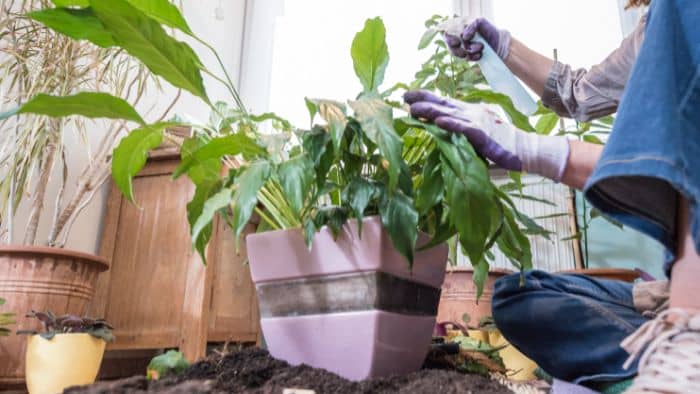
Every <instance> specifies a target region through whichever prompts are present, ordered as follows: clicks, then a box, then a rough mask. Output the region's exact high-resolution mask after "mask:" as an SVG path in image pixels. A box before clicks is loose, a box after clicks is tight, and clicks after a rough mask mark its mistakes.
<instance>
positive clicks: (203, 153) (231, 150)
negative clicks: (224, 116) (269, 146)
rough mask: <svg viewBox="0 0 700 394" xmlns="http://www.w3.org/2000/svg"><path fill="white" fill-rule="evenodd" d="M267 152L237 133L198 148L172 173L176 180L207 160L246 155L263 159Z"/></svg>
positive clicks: (242, 134)
mask: <svg viewBox="0 0 700 394" xmlns="http://www.w3.org/2000/svg"><path fill="white" fill-rule="evenodd" d="M266 153H267V151H266V150H265V149H264V148H263V147H261V146H260V145H258V144H257V142H255V140H253V139H252V138H250V137H248V136H247V135H245V134H244V133H243V132H239V133H236V134H232V135H227V136H225V137H218V138H213V139H211V141H209V142H207V143H205V144H203V145H202V146H200V147H199V148H197V149H195V150H194V151H192V152H190V154H189V155H187V156H183V158H182V159H183V160H182V162H181V163H180V165H178V166H177V168H176V169H175V171H174V172H173V177H174V178H177V177H179V176H181V175H182V174H184V173H186V172H187V171H188V170H189V169H190V168H192V166H194V165H199V164H201V163H204V162H206V161H208V160H212V159H217V160H221V159H222V158H223V157H224V156H236V155H240V154H243V155H246V156H248V157H264V156H266Z"/></svg>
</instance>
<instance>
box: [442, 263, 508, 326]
mask: <svg viewBox="0 0 700 394" xmlns="http://www.w3.org/2000/svg"><path fill="white" fill-rule="evenodd" d="M511 273H512V271H508V270H499V269H492V270H491V271H489V276H488V278H487V279H486V283H484V293H483V294H482V295H481V298H480V299H479V300H478V302H477V299H476V285H474V280H473V277H474V272H473V271H472V269H471V268H470V267H448V268H447V275H445V282H444V283H443V285H442V296H441V297H440V307H439V308H438V316H437V321H438V323H446V322H454V323H458V324H465V323H466V322H465V321H464V320H463V316H465V314H466V315H468V316H469V322H468V323H469V325H470V326H476V325H478V324H479V321H480V320H481V319H482V318H484V317H488V316H491V299H492V298H493V289H494V288H493V286H494V283H495V282H496V280H497V279H498V278H501V277H504V276H506V275H509V274H511Z"/></svg>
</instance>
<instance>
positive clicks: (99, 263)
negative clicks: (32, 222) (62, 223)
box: [0, 245, 109, 272]
mask: <svg viewBox="0 0 700 394" xmlns="http://www.w3.org/2000/svg"><path fill="white" fill-rule="evenodd" d="M0 255H43V256H47V257H70V258H74V259H79V260H83V261H85V262H87V263H90V264H93V265H95V266H96V267H97V268H98V270H99V271H100V272H103V271H107V270H108V269H109V260H107V259H106V258H104V257H101V256H97V255H94V254H90V253H85V252H79V251H77V250H72V249H65V248H54V247H50V246H34V245H0Z"/></svg>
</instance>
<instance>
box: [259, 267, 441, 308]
mask: <svg viewBox="0 0 700 394" xmlns="http://www.w3.org/2000/svg"><path fill="white" fill-rule="evenodd" d="M257 290H258V300H259V302H260V316H261V317H285V316H302V315H316V314H322V313H340V312H358V311H372V310H380V311H385V312H393V313H400V314H404V315H416V316H435V315H436V314H437V308H438V303H439V302H440V289H436V288H434V287H431V286H427V285H423V284H420V283H416V282H412V281H410V280H406V279H402V278H399V277H396V276H394V275H390V274H387V273H384V272H377V271H374V272H360V273H357V274H342V275H330V276H323V277H314V278H306V279H296V280H289V281H283V282H275V283H265V284H260V285H257Z"/></svg>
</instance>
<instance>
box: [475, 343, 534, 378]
mask: <svg viewBox="0 0 700 394" xmlns="http://www.w3.org/2000/svg"><path fill="white" fill-rule="evenodd" d="M469 336H470V337H472V338H474V339H478V340H480V341H482V342H486V343H488V344H489V345H491V346H493V347H500V346H504V345H507V347H506V348H504V349H503V350H501V351H499V352H498V355H500V356H501V358H502V359H503V364H505V366H506V368H507V369H508V370H510V371H518V372H517V373H515V374H513V375H508V378H509V379H511V380H516V381H526V380H535V379H537V377H536V376H535V369H537V364H535V362H534V361H532V360H530V359H529V358H527V357H525V355H524V354H522V353H520V351H518V349H516V348H515V347H514V346H512V345H511V344H510V343H508V341H507V340H506V339H505V338H504V337H503V335H501V332H500V331H498V330H488V331H487V330H469Z"/></svg>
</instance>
